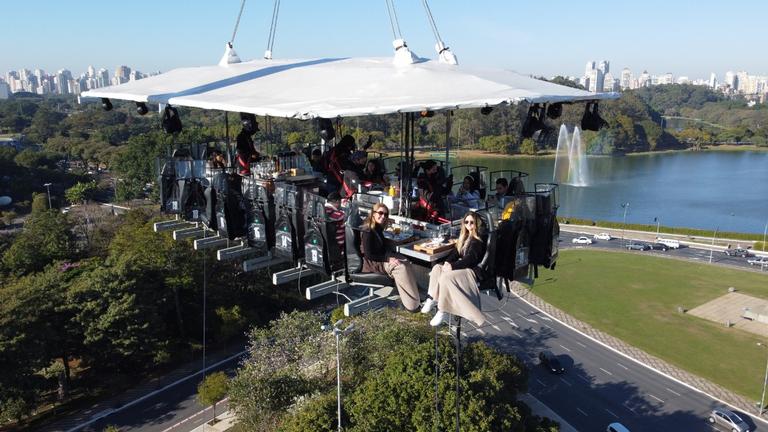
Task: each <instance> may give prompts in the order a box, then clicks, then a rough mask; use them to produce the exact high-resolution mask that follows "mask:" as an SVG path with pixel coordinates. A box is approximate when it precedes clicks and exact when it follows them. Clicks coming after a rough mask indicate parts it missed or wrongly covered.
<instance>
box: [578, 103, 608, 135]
mask: <svg viewBox="0 0 768 432" xmlns="http://www.w3.org/2000/svg"><path fill="white" fill-rule="evenodd" d="M605 126H608V122H607V121H605V120H603V118H602V117H600V114H599V113H598V111H597V101H593V102H587V106H586V107H585V108H584V116H583V117H582V118H581V129H582V130H591V131H599V130H600V128H602V127H605Z"/></svg>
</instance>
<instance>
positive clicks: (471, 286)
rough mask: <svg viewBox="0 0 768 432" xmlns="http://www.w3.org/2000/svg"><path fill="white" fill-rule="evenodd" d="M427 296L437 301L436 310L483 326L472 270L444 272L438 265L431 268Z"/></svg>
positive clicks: (483, 318)
mask: <svg viewBox="0 0 768 432" xmlns="http://www.w3.org/2000/svg"><path fill="white" fill-rule="evenodd" d="M429 296H430V297H432V298H433V299H435V301H437V309H438V310H441V311H443V312H445V313H449V314H452V315H458V316H460V317H462V318H466V319H468V320H471V321H472V322H474V323H475V324H477V325H478V326H481V325H483V324H485V315H483V312H482V311H481V310H480V291H479V290H478V289H477V278H476V277H475V273H474V272H473V271H472V269H461V270H450V271H445V268H444V267H443V266H442V265H439V264H438V265H436V266H434V267H432V271H431V272H430V273H429Z"/></svg>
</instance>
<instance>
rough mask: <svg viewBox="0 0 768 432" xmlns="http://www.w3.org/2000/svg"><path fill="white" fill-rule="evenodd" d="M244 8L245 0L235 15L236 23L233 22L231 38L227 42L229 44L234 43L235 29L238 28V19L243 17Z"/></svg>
mask: <svg viewBox="0 0 768 432" xmlns="http://www.w3.org/2000/svg"><path fill="white" fill-rule="evenodd" d="M244 8H245V0H243V1H242V2H241V3H240V12H239V13H238V14H237V21H235V29H234V30H232V38H231V39H230V40H229V44H230V45H232V44H233V43H235V36H237V28H238V27H240V18H241V17H242V16H243V9H244Z"/></svg>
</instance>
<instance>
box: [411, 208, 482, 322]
mask: <svg viewBox="0 0 768 432" xmlns="http://www.w3.org/2000/svg"><path fill="white" fill-rule="evenodd" d="M481 224H482V219H481V218H480V216H478V214H477V213H475V212H468V213H467V214H466V215H464V219H463V222H462V225H461V234H459V239H458V241H457V242H456V249H454V250H453V251H452V252H451V255H449V256H448V258H447V259H446V261H445V262H444V263H443V264H436V265H435V266H434V267H432V271H431V272H430V274H429V292H428V294H427V300H426V301H425V302H424V305H423V306H422V308H421V312H422V313H429V312H430V311H431V310H432V308H434V307H435V305H437V313H436V314H435V316H434V318H432V320H431V321H430V322H429V324H430V325H431V326H433V327H437V326H439V325H440V324H442V323H443V321H444V320H445V318H446V314H452V315H457V316H460V317H462V318H466V319H468V320H471V321H472V322H474V323H475V324H476V325H478V326H481V325H483V324H484V323H485V316H484V315H483V312H482V311H481V310H480V290H479V289H478V282H479V281H480V279H481V278H482V277H483V275H482V274H481V272H482V270H481V269H480V268H479V267H478V265H479V264H480V262H481V261H482V260H483V256H484V255H485V242H484V241H483V240H482V239H481V238H480V235H481V229H482V226H481Z"/></svg>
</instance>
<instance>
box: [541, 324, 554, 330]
mask: <svg viewBox="0 0 768 432" xmlns="http://www.w3.org/2000/svg"><path fill="white" fill-rule="evenodd" d="M541 326H542V327H544V328H545V329H550V330H552V327H550V326H548V325H546V324H542V325H541Z"/></svg>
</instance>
